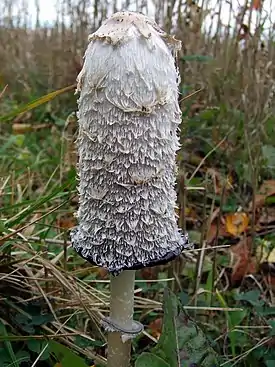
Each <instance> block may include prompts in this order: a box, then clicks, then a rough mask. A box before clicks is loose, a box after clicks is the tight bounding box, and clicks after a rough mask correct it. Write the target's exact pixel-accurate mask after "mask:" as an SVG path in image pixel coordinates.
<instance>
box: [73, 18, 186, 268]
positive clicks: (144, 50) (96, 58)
mask: <svg viewBox="0 0 275 367" xmlns="http://www.w3.org/2000/svg"><path fill="white" fill-rule="evenodd" d="M179 48H180V42H179V41H176V40H175V39H174V38H172V37H170V36H168V35H166V34H165V33H164V32H162V31H161V30H160V29H159V28H158V26H157V25H156V24H155V22H154V21H152V20H150V19H149V18H147V17H145V16H144V15H142V14H139V13H132V12H121V13H116V14H114V15H113V16H112V17H111V18H109V19H108V20H107V21H106V22H105V23H104V24H103V25H102V26H101V27H100V28H99V29H98V30H97V31H96V32H95V33H94V34H92V35H91V36H90V44H89V46H88V48H87V50H86V53H85V62H84V66H83V69H82V71H81V72H80V74H79V76H78V90H79V91H80V98H79V101H78V103H79V115H78V117H79V137H78V151H79V167H78V168H79V179H80V181H79V198H80V207H79V210H78V213H77V217H78V221H79V226H78V227H77V228H76V229H74V230H73V231H72V242H73V246H74V248H75V249H76V251H77V252H78V253H79V254H80V255H81V256H82V257H83V258H85V259H87V260H88V261H90V262H91V263H94V264H97V265H98V266H102V267H106V268H108V270H109V271H110V272H111V273H113V274H114V275H116V274H119V273H120V272H121V271H122V270H124V269H139V268H142V267H146V266H153V265H158V264H163V263H166V262H168V261H170V260H172V259H173V258H175V257H176V256H178V255H179V254H180V253H181V252H182V250H183V249H184V248H187V247H189V243H188V238H187V235H184V234H182V233H181V232H180V230H179V229H178V227H177V218H176V215H175V206H176V192H175V189H174V185H175V174H176V164H175V155H176V151H177V149H178V148H179V141H178V136H177V130H178V125H179V123H180V121H181V111H180V108H179V105H178V80H179V75H178V71H177V69H176V67H175V60H174V56H175V53H176V51H177V50H178V49H179Z"/></svg>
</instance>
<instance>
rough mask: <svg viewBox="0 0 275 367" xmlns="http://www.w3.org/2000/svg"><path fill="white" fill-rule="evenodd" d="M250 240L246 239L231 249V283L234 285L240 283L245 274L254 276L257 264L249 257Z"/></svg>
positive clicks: (249, 238)
mask: <svg viewBox="0 0 275 367" xmlns="http://www.w3.org/2000/svg"><path fill="white" fill-rule="evenodd" d="M251 244H252V238H251V237H246V238H244V239H242V240H241V241H240V242H239V243H238V244H237V245H234V246H232V247H231V249H230V250H231V253H232V254H233V264H232V274H231V281H232V283H233V284H234V283H236V282H239V281H241V280H242V279H243V278H244V277H245V275H246V274H255V273H256V272H257V262H256V259H255V258H254V257H251V253H250V252H251Z"/></svg>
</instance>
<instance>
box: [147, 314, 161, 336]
mask: <svg viewBox="0 0 275 367" xmlns="http://www.w3.org/2000/svg"><path fill="white" fill-rule="evenodd" d="M148 328H149V329H150V330H151V335H152V336H153V337H155V338H156V339H157V340H158V339H159V337H160V335H161V329H162V318H161V317H159V318H157V319H156V320H154V321H152V322H150V324H149V325H148Z"/></svg>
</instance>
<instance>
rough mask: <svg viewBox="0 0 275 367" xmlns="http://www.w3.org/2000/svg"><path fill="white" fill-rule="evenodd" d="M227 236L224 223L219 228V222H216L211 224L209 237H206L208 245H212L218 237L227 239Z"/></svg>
mask: <svg viewBox="0 0 275 367" xmlns="http://www.w3.org/2000/svg"><path fill="white" fill-rule="evenodd" d="M218 227H219V228H218ZM226 236H228V233H227V231H226V228H225V225H224V223H223V222H222V221H221V222H220V224H219V226H218V220H215V221H213V222H212V223H211V224H210V227H209V229H208V232H207V236H206V241H207V243H208V244H211V243H213V242H214V240H215V239H216V237H217V238H220V237H226Z"/></svg>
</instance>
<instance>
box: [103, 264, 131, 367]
mask: <svg viewBox="0 0 275 367" xmlns="http://www.w3.org/2000/svg"><path fill="white" fill-rule="evenodd" d="M134 285H135V271H134V270H126V271H123V272H122V273H120V274H119V275H118V276H116V277H114V276H112V275H111V282H110V287H111V300H110V302H111V303H110V320H109V323H111V322H114V323H115V324H116V325H119V326H121V332H118V331H109V334H108V358H107V367H128V366H129V365H130V358H131V337H130V338H126V339H127V340H125V330H131V328H132V325H133V314H134Z"/></svg>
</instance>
